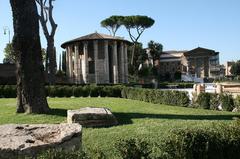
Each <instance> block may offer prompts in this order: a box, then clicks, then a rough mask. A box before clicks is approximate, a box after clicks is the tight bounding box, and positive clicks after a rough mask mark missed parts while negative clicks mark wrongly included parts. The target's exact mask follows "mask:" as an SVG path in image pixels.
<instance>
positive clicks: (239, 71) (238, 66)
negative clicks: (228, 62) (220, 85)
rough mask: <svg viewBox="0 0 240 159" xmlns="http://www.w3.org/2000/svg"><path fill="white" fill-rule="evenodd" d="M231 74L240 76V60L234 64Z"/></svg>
mask: <svg viewBox="0 0 240 159" xmlns="http://www.w3.org/2000/svg"><path fill="white" fill-rule="evenodd" d="M230 71H231V73H232V74H233V75H234V76H238V75H240V60H238V61H236V62H235V63H233V65H232V68H231V70H230Z"/></svg>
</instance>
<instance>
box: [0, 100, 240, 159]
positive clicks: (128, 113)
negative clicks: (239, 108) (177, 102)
mask: <svg viewBox="0 0 240 159" xmlns="http://www.w3.org/2000/svg"><path fill="white" fill-rule="evenodd" d="M48 102H49V105H50V107H51V108H53V111H52V113H51V115H25V114H15V110H16V108H15V105H16V99H0V124H7V123H62V122H66V115H67V112H66V111H67V109H78V108H81V107H86V106H96V107H107V108H110V109H111V111H112V112H113V113H114V114H115V115H116V117H117V118H118V121H119V122H120V125H119V126H115V127H110V128H84V129H83V146H84V147H87V148H90V149H94V150H95V151H98V150H103V152H105V153H106V155H107V156H108V157H109V158H116V156H115V155H116V154H117V153H116V152H115V150H114V149H113V148H112V147H113V146H114V143H115V142H116V140H117V139H120V138H129V137H140V138H144V139H146V140H148V141H149V142H151V141H154V142H157V141H160V140H161V139H162V138H163V137H164V136H166V135H167V134H168V133H169V131H170V130H171V129H172V128H183V127H208V126H211V125H212V124H216V123H218V122H232V121H233V118H234V117H240V113H231V112H224V111H222V112H220V111H212V110H203V109H194V108H184V107H176V106H166V105H159V104H151V103H145V102H141V101H134V100H127V99H118V98H49V99H48ZM113 156H114V157H113Z"/></svg>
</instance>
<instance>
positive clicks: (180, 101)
mask: <svg viewBox="0 0 240 159" xmlns="http://www.w3.org/2000/svg"><path fill="white" fill-rule="evenodd" d="M122 97H123V98H127V99H133V100H140V101H144V102H151V103H155V104H167V105H174V106H185V107H187V106H188V105H189V103H190V101H189V97H188V93H187V92H181V91H170V90H164V91H162V90H157V89H142V88H130V87H124V88H123V89H122Z"/></svg>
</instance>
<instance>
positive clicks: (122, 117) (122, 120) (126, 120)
mask: <svg viewBox="0 0 240 159" xmlns="http://www.w3.org/2000/svg"><path fill="white" fill-rule="evenodd" d="M113 114H114V115H115V116H116V118H117V120H118V122H119V124H120V125H125V124H132V123H133V121H132V119H144V118H147V119H168V120H233V119H234V118H240V115H182V114H146V113H127V112H126V113H123V112H113ZM49 115H56V116H61V117H67V109H51V111H50V112H49Z"/></svg>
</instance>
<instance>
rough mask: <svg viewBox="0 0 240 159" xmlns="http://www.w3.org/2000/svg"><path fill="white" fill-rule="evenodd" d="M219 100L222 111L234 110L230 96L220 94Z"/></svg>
mask: <svg viewBox="0 0 240 159" xmlns="http://www.w3.org/2000/svg"><path fill="white" fill-rule="evenodd" d="M219 98H220V101H221V103H222V108H223V110H226V111H232V110H233V109H234V100H233V97H232V95H228V94H220V97H219Z"/></svg>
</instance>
